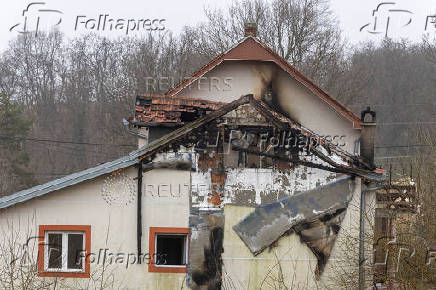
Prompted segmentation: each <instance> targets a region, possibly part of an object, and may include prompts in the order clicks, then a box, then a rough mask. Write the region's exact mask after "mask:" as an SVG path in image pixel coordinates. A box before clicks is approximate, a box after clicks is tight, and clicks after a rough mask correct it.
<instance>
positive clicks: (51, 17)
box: [9, 2, 63, 35]
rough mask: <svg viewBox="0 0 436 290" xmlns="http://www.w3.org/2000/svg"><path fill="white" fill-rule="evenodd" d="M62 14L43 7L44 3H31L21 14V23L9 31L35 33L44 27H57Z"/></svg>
mask: <svg viewBox="0 0 436 290" xmlns="http://www.w3.org/2000/svg"><path fill="white" fill-rule="evenodd" d="M62 14H63V13H62V12H61V11H59V10H56V9H49V8H47V7H45V2H32V3H30V4H29V5H27V7H26V9H24V10H23V12H22V13H21V16H22V21H21V22H19V23H17V24H15V25H13V26H12V27H11V28H10V29H9V31H17V32H18V33H21V34H25V33H35V35H38V32H39V31H40V29H41V28H44V27H46V28H47V27H54V26H58V25H59V24H61V22H62V17H61V16H62Z"/></svg>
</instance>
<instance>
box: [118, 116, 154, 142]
mask: <svg viewBox="0 0 436 290" xmlns="http://www.w3.org/2000/svg"><path fill="white" fill-rule="evenodd" d="M129 125H130V123H129V121H127V120H126V119H123V126H124V128H125V129H126V131H127V133H129V134H131V135H133V136H136V137H139V138H142V139H145V140H147V142H148V136H145V135H142V134H140V133H138V132H135V131H133V130H132V129H130V126H129Z"/></svg>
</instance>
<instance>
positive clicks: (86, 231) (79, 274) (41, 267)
mask: <svg viewBox="0 0 436 290" xmlns="http://www.w3.org/2000/svg"><path fill="white" fill-rule="evenodd" d="M78 233H81V234H83V235H84V239H83V246H84V247H83V248H84V250H85V261H84V265H83V266H82V269H68V268H67V267H68V260H67V259H64V258H63V259H62V269H57V268H48V246H49V245H48V235H49V234H62V257H68V234H78ZM38 238H39V244H38V276H40V277H72V278H89V277H90V259H89V255H90V251H91V226H89V225H40V226H39V237H38Z"/></svg>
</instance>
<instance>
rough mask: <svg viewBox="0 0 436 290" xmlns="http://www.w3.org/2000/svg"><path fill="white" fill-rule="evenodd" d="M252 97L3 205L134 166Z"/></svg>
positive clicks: (20, 194) (1, 205)
mask: <svg viewBox="0 0 436 290" xmlns="http://www.w3.org/2000/svg"><path fill="white" fill-rule="evenodd" d="M247 102H248V98H244V97H242V98H240V99H238V100H236V101H233V102H231V103H229V104H227V105H225V106H224V107H222V108H221V109H220V110H217V111H215V112H213V113H211V114H209V115H205V116H204V117H202V118H199V119H197V120H196V121H194V122H191V123H189V124H187V125H185V126H183V127H181V128H179V129H177V130H174V131H172V132H171V133H169V134H167V135H165V136H163V137H162V138H160V139H157V140H155V141H153V142H151V143H150V144H148V145H146V146H143V147H141V148H140V149H138V150H135V151H133V152H131V153H130V154H129V155H126V156H123V157H121V158H119V159H116V160H114V161H111V162H106V163H103V164H101V165H98V166H96V167H93V168H89V169H86V170H83V171H80V172H77V173H73V174H70V175H67V176H65V177H62V178H59V179H55V180H53V181H50V182H48V183H45V184H42V185H38V186H35V187H32V188H29V189H26V190H22V191H19V192H16V193H14V194H11V195H8V196H4V197H2V198H0V209H2V208H7V207H10V206H12V205H15V204H17V203H21V202H25V201H27V200H30V199H33V198H35V197H38V196H42V195H45V194H48V193H50V192H53V191H57V190H60V189H63V188H66V187H69V186H72V185H75V184H78V183H80V182H83V181H86V180H89V179H93V178H96V177H99V176H102V175H104V174H108V173H112V172H114V171H117V170H119V169H123V168H126V167H129V166H132V165H134V164H137V163H139V162H140V161H141V160H142V159H143V158H145V157H146V156H148V155H150V154H152V153H154V152H156V151H158V150H159V149H161V148H162V147H164V146H165V145H167V144H168V143H171V142H172V141H174V140H177V139H178V138H180V137H181V136H183V135H184V134H187V133H189V132H191V131H192V130H194V129H196V128H199V127H200V126H202V125H204V124H205V123H207V122H209V121H212V120H214V119H216V118H219V117H220V116H223V115H224V114H226V113H227V112H229V111H231V110H232V109H234V108H236V107H238V106H239V105H240V104H243V103H247Z"/></svg>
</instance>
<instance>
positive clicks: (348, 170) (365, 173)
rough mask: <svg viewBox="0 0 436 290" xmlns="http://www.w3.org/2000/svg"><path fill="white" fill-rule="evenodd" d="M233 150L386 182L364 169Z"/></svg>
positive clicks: (235, 147)
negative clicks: (331, 165)
mask: <svg viewBox="0 0 436 290" xmlns="http://www.w3.org/2000/svg"><path fill="white" fill-rule="evenodd" d="M232 149H233V150H235V151H242V152H246V153H249V154H253V155H258V156H264V157H269V158H273V159H277V160H280V161H286V162H290V163H293V164H295V165H303V166H306V167H310V168H317V169H321V170H326V171H329V172H334V173H344V174H349V175H352V176H358V177H361V178H363V179H367V180H375V181H383V180H384V177H383V176H382V175H380V174H377V173H373V172H370V171H366V170H363V169H357V168H351V167H345V166H341V165H337V166H335V167H330V166H325V165H321V164H317V163H314V162H310V161H304V160H300V159H294V158H289V157H285V156H279V155H274V154H269V153H265V152H259V151H256V150H250V149H244V148H240V147H237V146H233V147H232Z"/></svg>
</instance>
